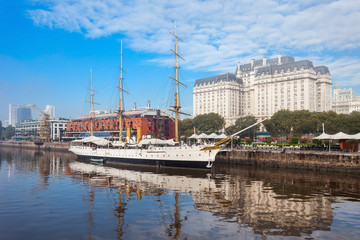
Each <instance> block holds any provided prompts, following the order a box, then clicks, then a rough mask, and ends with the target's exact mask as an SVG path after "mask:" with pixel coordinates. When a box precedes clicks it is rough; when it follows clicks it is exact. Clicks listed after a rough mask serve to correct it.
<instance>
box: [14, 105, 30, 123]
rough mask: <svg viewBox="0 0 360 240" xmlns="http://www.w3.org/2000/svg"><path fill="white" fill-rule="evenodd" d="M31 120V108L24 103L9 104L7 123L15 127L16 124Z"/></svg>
mask: <svg viewBox="0 0 360 240" xmlns="http://www.w3.org/2000/svg"><path fill="white" fill-rule="evenodd" d="M26 120H31V108H29V107H26V106H25V105H16V104H9V124H10V125H12V126H13V127H15V126H16V125H17V124H19V123H21V122H24V121H26Z"/></svg>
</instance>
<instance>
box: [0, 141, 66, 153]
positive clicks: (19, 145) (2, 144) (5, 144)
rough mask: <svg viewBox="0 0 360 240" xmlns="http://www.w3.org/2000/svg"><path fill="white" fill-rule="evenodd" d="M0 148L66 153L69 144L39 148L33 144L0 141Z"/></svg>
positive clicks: (58, 143) (46, 145)
mask: <svg viewBox="0 0 360 240" xmlns="http://www.w3.org/2000/svg"><path fill="white" fill-rule="evenodd" d="M0 147H14V148H25V149H39V150H53V151H68V149H69V147H70V143H68V142H48V143H44V144H43V145H41V146H37V145H35V143H33V142H22V141H0Z"/></svg>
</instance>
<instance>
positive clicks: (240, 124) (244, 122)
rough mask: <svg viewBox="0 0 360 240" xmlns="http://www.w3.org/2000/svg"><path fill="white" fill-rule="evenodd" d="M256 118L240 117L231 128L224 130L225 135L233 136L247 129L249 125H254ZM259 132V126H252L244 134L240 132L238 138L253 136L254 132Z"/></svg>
mask: <svg viewBox="0 0 360 240" xmlns="http://www.w3.org/2000/svg"><path fill="white" fill-rule="evenodd" d="M256 122H257V121H256V118H255V117H254V116H246V117H242V118H239V119H237V120H236V122H235V124H234V125H233V126H230V127H228V128H226V133H227V134H234V133H236V132H238V131H240V130H242V129H244V128H247V127H249V126H250V125H252V124H254V123H256ZM258 130H259V126H254V127H252V128H250V129H248V130H246V131H245V132H242V133H241V134H240V135H239V136H240V137H244V136H249V137H252V136H255V134H256V132H257V131H258Z"/></svg>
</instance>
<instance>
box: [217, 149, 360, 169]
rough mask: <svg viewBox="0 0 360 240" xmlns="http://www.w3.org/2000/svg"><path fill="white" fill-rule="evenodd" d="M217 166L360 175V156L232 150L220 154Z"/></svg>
mask: <svg viewBox="0 0 360 240" xmlns="http://www.w3.org/2000/svg"><path fill="white" fill-rule="evenodd" d="M215 162H216V164H227V165H230V166H231V165H250V166H271V167H277V168H293V169H311V170H329V171H340V172H354V173H360V154H357V153H343V152H310V151H307V152H305V151H289V152H281V151H266V150H232V151H222V152H219V153H218V155H217V156H216V160H215Z"/></svg>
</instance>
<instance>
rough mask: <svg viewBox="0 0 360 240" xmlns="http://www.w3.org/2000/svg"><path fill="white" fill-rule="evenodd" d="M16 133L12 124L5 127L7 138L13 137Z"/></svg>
mask: <svg viewBox="0 0 360 240" xmlns="http://www.w3.org/2000/svg"><path fill="white" fill-rule="evenodd" d="M14 135H15V128H14V127H13V126H11V125H9V126H7V127H6V128H5V138H6V139H11V138H12V137H13V136H14Z"/></svg>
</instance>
